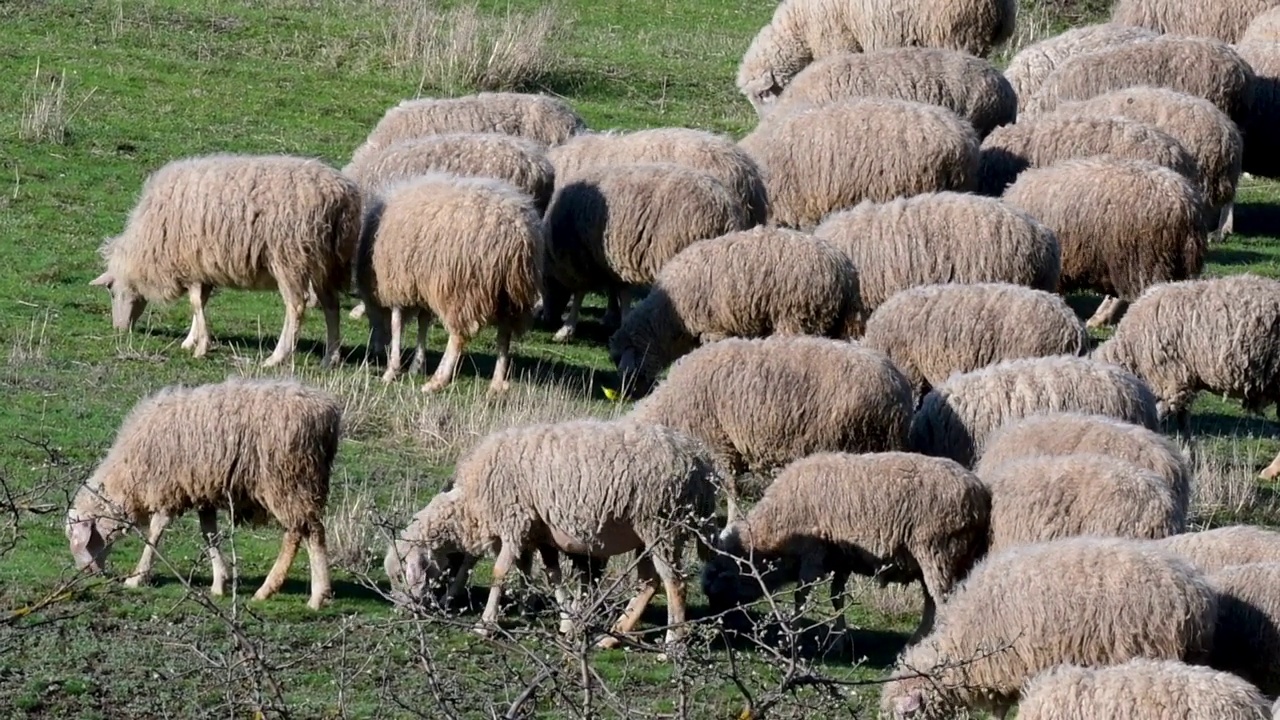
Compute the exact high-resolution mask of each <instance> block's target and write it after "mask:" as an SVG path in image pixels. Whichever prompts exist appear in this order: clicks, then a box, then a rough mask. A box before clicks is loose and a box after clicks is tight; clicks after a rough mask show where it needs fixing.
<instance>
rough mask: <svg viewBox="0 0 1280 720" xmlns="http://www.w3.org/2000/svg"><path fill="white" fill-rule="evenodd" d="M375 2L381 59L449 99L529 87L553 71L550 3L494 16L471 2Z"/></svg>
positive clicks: (555, 23)
mask: <svg viewBox="0 0 1280 720" xmlns="http://www.w3.org/2000/svg"><path fill="white" fill-rule="evenodd" d="M379 2H380V5H381V8H380V11H381V12H382V13H383V15H384V16H385V21H384V25H383V39H384V42H385V52H386V56H387V60H388V61H389V62H391V63H392V64H393V65H396V66H399V67H407V68H415V69H417V70H418V71H419V72H420V73H421V83H420V84H421V85H422V86H423V87H430V88H434V89H437V90H440V91H443V92H446V93H449V94H457V93H461V92H469V91H476V90H520V89H525V88H528V87H531V86H533V85H534V84H535V83H537V81H538V80H539V79H540V78H542V77H545V76H546V75H547V74H548V73H549V72H550V71H551V70H552V68H553V67H554V66H555V53H554V49H553V47H552V39H553V38H554V37H555V36H556V34H557V33H558V32H559V31H560V30H561V29H562V28H563V26H564V24H565V23H564V20H563V14H562V13H563V12H564V11H563V10H562V9H561V8H558V7H556V6H555V5H553V4H548V5H542V6H540V7H538V9H536V10H534V11H532V12H519V11H516V10H513V9H511V8H508V9H507V11H506V12H505V13H503V14H500V15H495V14H490V13H487V12H483V11H481V10H480V8H479V6H478V5H476V4H474V3H467V4H461V5H455V6H451V7H447V8H446V7H442V6H441V3H438V2H432V1H431V0H426V1H424V0H379Z"/></svg>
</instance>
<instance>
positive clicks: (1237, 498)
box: [1191, 438, 1276, 528]
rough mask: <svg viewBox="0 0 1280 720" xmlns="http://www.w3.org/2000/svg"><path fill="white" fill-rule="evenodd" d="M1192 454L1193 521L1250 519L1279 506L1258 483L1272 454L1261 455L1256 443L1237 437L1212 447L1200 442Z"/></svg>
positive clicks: (1218, 522) (1211, 524)
mask: <svg viewBox="0 0 1280 720" xmlns="http://www.w3.org/2000/svg"><path fill="white" fill-rule="evenodd" d="M1192 458H1193V469H1194V472H1195V487H1194V488H1193V489H1192V501H1191V524H1193V525H1194V526H1196V527H1197V528H1201V527H1216V526H1217V525H1221V524H1224V523H1234V522H1239V521H1246V522H1247V521H1249V520H1250V519H1251V518H1254V517H1256V516H1257V515H1258V514H1260V513H1263V514H1272V513H1273V512H1274V510H1275V509H1276V508H1275V507H1273V506H1274V500H1272V499H1271V497H1270V495H1269V494H1267V493H1264V492H1263V489H1262V487H1261V486H1260V485H1259V484H1258V468H1259V467H1261V466H1262V465H1266V464H1267V462H1268V461H1269V460H1270V458H1269V457H1268V458H1265V459H1264V458H1260V457H1259V455H1258V448H1257V445H1256V443H1249V442H1247V441H1246V440H1245V439H1241V438H1235V439H1232V440H1230V441H1229V442H1226V443H1221V444H1219V446H1218V447H1210V446H1208V445H1207V444H1205V443H1203V442H1201V443H1198V444H1197V447H1196V448H1195V450H1194V452H1193V453H1192Z"/></svg>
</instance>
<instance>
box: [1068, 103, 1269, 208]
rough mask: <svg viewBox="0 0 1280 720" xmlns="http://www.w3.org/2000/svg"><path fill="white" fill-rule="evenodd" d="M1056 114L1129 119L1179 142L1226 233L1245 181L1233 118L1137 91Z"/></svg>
mask: <svg viewBox="0 0 1280 720" xmlns="http://www.w3.org/2000/svg"><path fill="white" fill-rule="evenodd" d="M1055 113H1057V114H1060V115H1094V116H1099V115H1101V116H1107V115H1116V116H1120V117H1126V118H1130V119H1132V120H1137V121H1140V122H1145V123H1150V124H1152V125H1154V126H1156V127H1157V128H1159V129H1160V130H1161V131H1163V132H1165V133H1168V134H1169V135H1170V136H1172V137H1174V138H1176V139H1177V140H1178V142H1180V143H1181V144H1182V146H1183V147H1184V148H1186V149H1187V151H1188V152H1190V153H1191V155H1192V157H1194V158H1195V161H1196V166H1197V167H1198V168H1199V169H1200V174H1201V178H1202V181H1203V182H1202V184H1203V186H1204V194H1205V199H1206V201H1208V203H1209V205H1210V211H1211V214H1210V217H1211V218H1212V217H1214V213H1216V216H1217V217H1218V223H1217V227H1219V228H1223V227H1224V225H1225V222H1226V219H1227V218H1229V217H1230V215H1231V205H1232V199H1233V198H1234V197H1235V194H1236V184H1237V182H1239V180H1240V164H1241V160H1242V157H1243V155H1244V140H1243V138H1242V137H1241V135H1240V131H1239V130H1238V129H1237V128H1236V124H1235V123H1234V122H1232V120H1231V118H1229V117H1227V115H1226V113H1224V112H1222V111H1221V110H1219V109H1218V108H1217V107H1215V106H1214V104H1213V103H1211V102H1209V101H1208V100H1205V99H1203V98H1198V97H1193V96H1191V95H1187V94H1185V93H1180V92H1175V91H1173V90H1168V89H1165V88H1151V87H1134V88H1125V89H1123V90H1116V91H1114V92H1109V93H1106V94H1105V95H1099V96H1097V97H1095V98H1091V99H1089V100H1081V101H1077V102H1068V103H1063V104H1061V105H1059V106H1058V109H1057V110H1056V111H1055ZM1175 169H1176V168H1175ZM1225 229H1227V230H1228V231H1229V228H1225Z"/></svg>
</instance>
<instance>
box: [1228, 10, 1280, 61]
mask: <svg viewBox="0 0 1280 720" xmlns="http://www.w3.org/2000/svg"><path fill="white" fill-rule="evenodd" d="M1273 42H1280V4H1277V5H1276V7H1273V8H1271V9H1270V10H1267V11H1265V12H1262V13H1259V14H1257V15H1255V16H1254V17H1253V20H1250V21H1249V26H1248V27H1247V28H1245V30H1244V33H1243V34H1242V35H1241V36H1240V41H1239V43H1238V44H1239V45H1249V44H1251V43H1273ZM1245 59H1246V60H1248V58H1245ZM1249 64H1250V65H1252V64H1253V63H1249ZM1255 69H1256V68H1255Z"/></svg>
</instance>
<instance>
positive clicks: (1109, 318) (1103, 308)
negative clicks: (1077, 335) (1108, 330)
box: [1085, 295, 1129, 328]
mask: <svg viewBox="0 0 1280 720" xmlns="http://www.w3.org/2000/svg"><path fill="white" fill-rule="evenodd" d="M1128 305H1129V303H1127V302H1125V301H1124V300H1122V299H1120V298H1118V297H1112V296H1110V295H1108V296H1106V297H1105V298H1103V300H1102V304H1101V305H1099V306H1098V309H1097V311H1095V312H1094V313H1093V317H1091V318H1089V321H1088V322H1086V323H1085V326H1086V327H1089V328H1100V327H1102V326H1104V325H1111V324H1112V323H1114V322H1115V320H1116V317H1117V316H1119V315H1120V313H1122V312H1124V309H1125V308H1126V307H1128Z"/></svg>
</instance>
